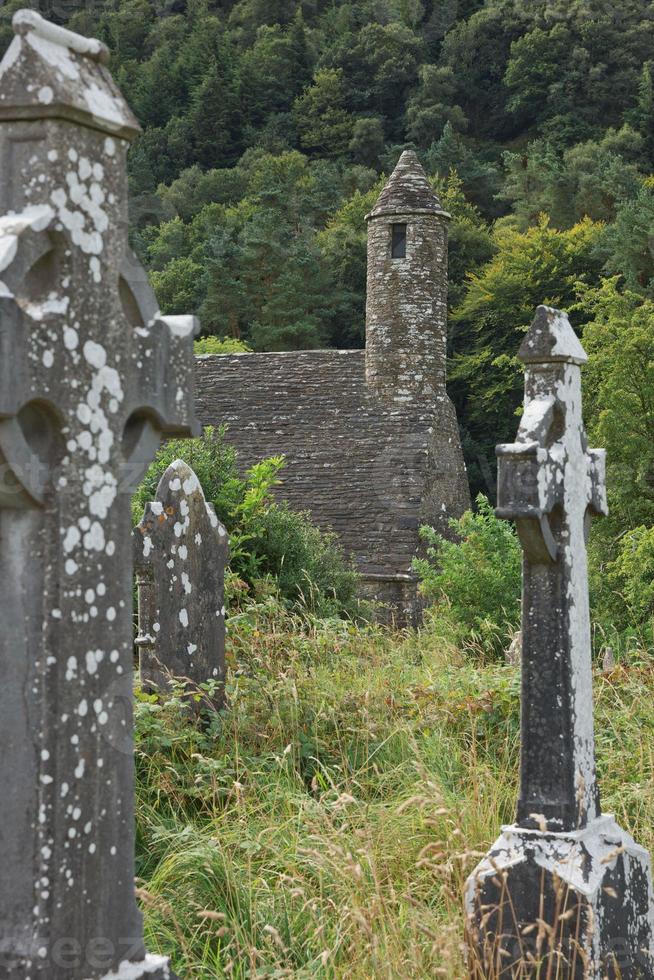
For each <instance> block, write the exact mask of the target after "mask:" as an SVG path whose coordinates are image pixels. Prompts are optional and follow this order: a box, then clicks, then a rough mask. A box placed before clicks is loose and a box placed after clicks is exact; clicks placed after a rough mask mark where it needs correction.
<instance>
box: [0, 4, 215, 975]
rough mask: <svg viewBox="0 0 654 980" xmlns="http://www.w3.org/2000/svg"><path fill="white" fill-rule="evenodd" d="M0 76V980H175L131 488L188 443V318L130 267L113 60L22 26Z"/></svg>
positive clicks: (122, 120) (39, 23) (24, 22)
mask: <svg viewBox="0 0 654 980" xmlns="http://www.w3.org/2000/svg"><path fill="white" fill-rule="evenodd" d="M14 29H15V32H16V37H15V38H14V40H13V41H12V43H11V45H10V47H9V49H8V50H7V52H6V54H5V56H4V59H3V60H2V63H1V64H0V174H1V180H0V214H3V215H4V216H3V217H0V458H1V464H2V466H1V474H0V476H1V481H0V581H1V582H2V589H1V590H0V623H1V624H2V628H1V632H0V673H1V676H2V684H1V686H0V745H2V752H1V753H0V786H2V794H1V795H0V854H1V855H2V873H1V875H0V976H1V977H2V978H3V980H28V978H29V980H36V978H39V977H41V978H44V980H45V978H47V980H89V978H92V980H95V978H99V977H103V978H105V980H111V978H121V980H122V978H125V980H127V978H132V980H135V978H140V977H148V978H150V980H152V978H157V980H163V978H165V977H169V976H170V971H169V968H168V965H167V961H166V960H165V958H164V957H159V956H148V955H146V952H145V950H144V947H143V941H142V923H141V916H140V913H139V911H138V909H137V906H136V901H135V895H134V853H133V850H134V770H133V759H132V709H131V698H132V650H133V647H132V622H131V619H132V616H131V613H132V610H131V588H132V555H131V526H130V506H129V503H130V502H129V492H128V487H129V486H130V485H133V483H134V481H136V480H138V478H139V475H140V474H141V472H142V471H143V469H144V468H145V466H146V465H147V463H148V462H149V460H150V458H151V456H152V454H153V452H154V450H155V448H156V446H157V445H158V443H159V440H160V437H161V434H162V433H170V434H176V433H177V434H187V433H189V431H190V430H192V428H193V424H192V398H191V394H190V392H191V391H192V377H193V354H192V338H193V333H194V329H195V323H194V320H193V318H192V317H178V318H168V319H166V318H162V317H160V316H159V314H158V311H157V305H156V302H155V299H154V296H153V294H152V292H151V291H150V289H149V287H148V286H147V280H146V278H145V275H144V273H143V271H142V270H141V269H140V268H139V267H138V265H137V264H136V262H135V260H134V258H133V257H132V256H131V255H130V253H129V251H128V247H127V181H126V167H125V157H126V152H127V147H128V143H129V141H130V140H131V139H132V137H134V136H135V135H136V133H137V130H138V125H137V123H136V120H135V119H134V117H133V116H132V114H131V112H130V110H129V108H128V107H127V105H126V104H125V102H124V101H123V99H122V97H121V95H120V92H119V91H118V90H117V88H116V86H115V85H114V83H113V81H112V79H111V76H110V74H109V72H108V70H107V68H106V67H105V63H106V60H107V52H106V50H105V48H104V47H103V45H102V44H100V42H98V41H94V40H89V39H86V38H83V37H79V36H78V35H75V34H72V33H70V32H69V31H66V30H63V29H61V28H58V27H55V26H53V25H51V24H49V23H47V22H45V21H43V20H42V19H41V18H40V17H39V15H38V14H36V13H34V12H33V11H28V10H25V11H19V12H18V13H17V14H16V15H15V17H14Z"/></svg>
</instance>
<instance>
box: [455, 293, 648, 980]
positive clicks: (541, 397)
mask: <svg viewBox="0 0 654 980" xmlns="http://www.w3.org/2000/svg"><path fill="white" fill-rule="evenodd" d="M519 357H520V359H521V360H522V362H523V363H524V364H525V405H524V414H523V416H522V420H521V423H520V427H519V430H518V437H517V440H516V442H515V443H513V444H510V445H502V446H498V447H497V457H498V508H497V514H498V516H500V517H505V518H509V519H511V520H514V521H515V523H516V526H517V530H518V534H519V536H520V541H521V544H522V548H523V553H524V560H523V594H522V603H523V605H522V739H521V744H522V756H521V765H520V796H519V802H518V812H517V820H516V823H515V825H513V826H510V827H506V828H504V830H503V833H502V835H501V837H500V838H499V840H498V841H496V843H495V844H494V845H493V847H492V848H491V850H490V852H489V854H488V856H487V858H486V859H484V860H483V861H482V862H481V864H480V865H479V867H478V868H477V869H476V871H475V872H474V873H473V875H472V876H471V878H470V879H469V881H468V886H467V912H468V934H469V939H470V956H471V972H472V973H473V975H474V976H478V977H486V976H493V977H505V976H506V977H507V978H509V977H514V976H546V975H547V976H550V975H552V976H556V977H558V978H560V980H572V978H579V980H581V978H592V980H600V978H602V980H604V978H611V980H613V978H618V977H620V978H622V980H636V978H642V980H645V978H650V980H651V978H652V977H654V958H653V954H654V915H653V913H654V896H653V894H652V882H651V870H650V860H649V855H648V854H647V853H646V852H645V851H644V850H643V848H641V847H639V846H638V845H637V844H635V843H634V841H633V839H632V838H631V837H630V836H629V835H628V834H627V833H626V832H625V831H623V830H622V829H621V828H620V827H619V826H618V825H617V823H616V822H615V820H614V819H613V817H611V816H609V815H604V816H603V815H602V814H601V810H600V804H599V794H598V790H597V780H596V776H595V750H594V732H593V695H592V671H591V642H590V617H589V608H588V574H587V564H586V541H587V537H588V533H589V529H590V518H591V515H592V514H593V513H596V514H597V513H598V514H602V513H606V492H605V481H604V453H603V451H602V450H593V449H589V448H588V444H587V439H586V433H585V431H584V425H583V419H582V411H581V365H582V364H583V363H584V362H585V361H586V360H587V357H586V354H585V352H584V350H583V348H582V346H581V344H580V342H579V340H578V339H577V337H576V336H575V333H574V331H573V330H572V327H571V326H570V323H569V321H568V318H567V316H566V315H565V314H564V313H561V312H559V311H558V310H553V309H550V308H548V307H543V306H541V307H539V308H538V311H537V313H536V318H535V319H534V322H533V323H532V325H531V328H530V330H529V332H528V334H527V336H526V337H525V340H524V342H523V344H522V346H521V348H520V352H519ZM521 969H522V971H523V972H519V971H520V970H521ZM539 969H540V970H541V971H542V972H538V970H539ZM516 971H517V972H516ZM548 971H549V972H548Z"/></svg>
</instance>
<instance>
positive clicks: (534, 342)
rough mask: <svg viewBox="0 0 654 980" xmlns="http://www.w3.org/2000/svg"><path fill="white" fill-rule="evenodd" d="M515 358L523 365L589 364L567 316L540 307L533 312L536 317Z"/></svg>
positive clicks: (549, 307)
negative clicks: (553, 363) (554, 363)
mask: <svg viewBox="0 0 654 980" xmlns="http://www.w3.org/2000/svg"><path fill="white" fill-rule="evenodd" d="M518 357H519V358H520V360H521V361H522V363H523V364H550V363H552V362H557V361H558V362H567V363H568V364H585V363H586V361H587V360H588V355H587V354H586V351H585V350H584V348H583V347H582V346H581V343H580V341H579V338H578V337H577V335H576V333H575V332H574V330H573V329H572V326H571V324H570V321H569V320H568V316H567V314H566V313H564V312H563V311H561V310H555V309H553V308H552V307H551V306H539V307H538V308H537V309H536V316H535V317H534V320H533V322H532V324H531V326H530V328H529V330H528V331H527V335H526V337H525V339H524V340H523V341H522V344H521V345H520V350H519V351H518Z"/></svg>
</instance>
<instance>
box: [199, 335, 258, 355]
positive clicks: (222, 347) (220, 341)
mask: <svg viewBox="0 0 654 980" xmlns="http://www.w3.org/2000/svg"><path fill="white" fill-rule="evenodd" d="M193 349H194V351H195V353H196V355H200V354H251V353H252V348H251V347H250V346H249V344H246V343H245V342H244V341H242V340H237V339H236V337H200V339H199V340H196V341H195V344H194V345H193Z"/></svg>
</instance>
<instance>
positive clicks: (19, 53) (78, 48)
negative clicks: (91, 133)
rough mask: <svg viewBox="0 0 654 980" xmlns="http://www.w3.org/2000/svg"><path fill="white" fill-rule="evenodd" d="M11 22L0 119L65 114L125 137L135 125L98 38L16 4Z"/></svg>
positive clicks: (0, 67)
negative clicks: (12, 35) (12, 33)
mask: <svg viewBox="0 0 654 980" xmlns="http://www.w3.org/2000/svg"><path fill="white" fill-rule="evenodd" d="M12 25H13V28H14V32H15V34H16V36H15V38H14V39H13V41H12V42H11V44H10V45H9V47H8V49H7V51H6V53H5V56H4V58H3V59H2V64H1V65H0V78H1V79H2V93H1V94H0V120H11V119H44V118H56V119H67V120H69V121H70V122H74V123H78V124H81V125H83V126H90V127H91V128H92V129H99V130H101V131H102V132H106V133H109V134H111V135H113V136H120V137H123V138H125V139H127V140H131V139H133V138H134V137H135V136H136V135H137V134H138V133H139V132H140V131H141V127H140V126H139V124H138V122H137V121H136V118H135V116H134V114H133V113H132V111H131V109H130V108H129V106H128V105H127V103H126V102H125V99H124V98H123V96H122V95H121V93H120V91H119V90H118V87H117V85H116V83H115V82H114V80H113V78H112V77H111V75H110V73H109V71H108V69H107V67H106V63H107V61H108V60H109V52H108V50H107V48H106V47H105V45H104V44H102V42H101V41H98V40H96V39H95V38H86V37H82V36H81V35H80V34H74V33H73V32H72V31H69V30H67V29H66V28H65V27H59V26H57V25H56V24H51V23H50V22H49V21H47V20H44V18H43V17H41V15H40V14H38V13H37V12H36V11H35V10H18V11H17V12H16V13H15V14H14V17H13V21H12Z"/></svg>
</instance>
